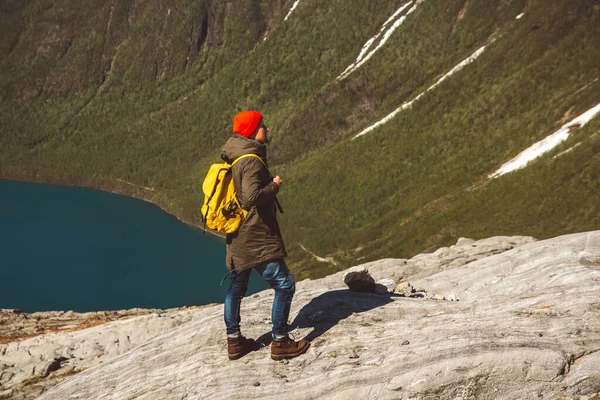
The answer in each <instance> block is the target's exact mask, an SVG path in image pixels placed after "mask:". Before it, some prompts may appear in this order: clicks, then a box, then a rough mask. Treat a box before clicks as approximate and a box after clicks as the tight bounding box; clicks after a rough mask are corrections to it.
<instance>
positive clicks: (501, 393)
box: [0, 231, 600, 400]
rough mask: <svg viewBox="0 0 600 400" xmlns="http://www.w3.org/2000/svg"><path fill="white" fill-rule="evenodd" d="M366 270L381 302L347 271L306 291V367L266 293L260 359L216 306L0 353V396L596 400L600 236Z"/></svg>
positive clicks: (461, 246) (297, 309)
mask: <svg viewBox="0 0 600 400" xmlns="http://www.w3.org/2000/svg"><path fill="white" fill-rule="evenodd" d="M356 269H358V270H362V269H367V270H368V271H369V273H370V274H371V275H372V276H373V278H374V279H373V280H374V281H378V283H379V285H377V287H376V289H377V291H378V293H381V294H376V293H357V292H353V291H350V290H348V287H347V286H346V285H345V284H344V275H346V277H348V272H349V271H345V272H340V273H337V274H334V275H331V276H329V277H326V278H323V279H318V280H312V281H310V280H306V281H302V282H299V283H298V284H297V292H296V297H295V299H294V303H293V306H292V315H291V317H292V318H291V319H292V326H293V328H294V333H295V335H296V337H298V338H299V337H308V338H309V339H310V340H311V342H312V346H311V348H310V349H309V350H308V352H307V353H306V354H305V355H303V356H301V357H299V358H296V359H293V360H289V361H281V362H275V361H272V360H271V359H270V353H269V349H268V347H267V346H268V343H269V340H268V337H269V335H268V333H269V329H270V318H269V316H270V306H271V302H272V296H273V295H272V292H271V291H264V292H261V293H258V294H255V295H253V296H250V297H248V298H246V299H245V300H244V303H243V309H242V319H243V321H242V326H243V329H244V333H245V334H246V336H250V337H254V338H261V340H262V342H263V343H265V345H266V346H265V348H263V349H262V350H259V351H257V352H254V353H251V354H248V355H247V356H245V357H243V358H241V359H240V360H237V361H229V360H228V359H227V355H226V345H225V339H224V334H223V322H222V305H212V306H206V307H202V308H197V309H185V310H170V311H169V312H161V311H158V310H154V311H152V312H151V313H150V314H147V315H139V316H133V317H128V318H125V319H120V320H116V321H111V322H106V323H102V324H99V325H96V326H91V327H89V328H85V329H79V330H69V331H59V332H55V333H44V334H41V335H37V336H35V337H31V338H20V339H17V340H13V341H10V342H8V343H4V344H0V385H1V386H0V398H14V399H28V398H34V397H36V396H40V397H39V398H40V399H67V398H73V399H77V398H78V399H133V398H138V397H139V398H144V399H186V398H187V399H192V398H261V399H270V398H272V399H276V398H277V399H279V398H282V397H284V396H285V397H286V398H299V399H323V398H325V399H347V398H377V399H529V398H542V399H581V400H585V399H588V400H591V399H594V400H600V367H598V366H599V365H600V351H599V350H600V231H595V232H588V233H581V234H574V235H567V236H561V237H558V238H554V239H550V240H544V241H538V242H536V241H535V240H534V239H532V238H527V237H495V238H490V239H485V240H480V241H472V240H469V239H461V240H459V242H458V243H457V244H456V245H455V246H451V247H449V248H442V249H439V250H437V251H436V252H434V253H431V254H421V255H418V256H416V257H414V258H412V259H410V260H400V259H386V260H380V261H377V262H372V263H368V264H365V265H362V266H359V267H358V268H355V270H356ZM253 278H256V277H255V276H253ZM382 287H385V288H387V289H383V290H382ZM390 289H391V290H392V291H390ZM394 289H395V290H394ZM38 333H39V332H38ZM5 336H6V334H4V337H5ZM58 381H62V383H59V384H56V383H57V382H58Z"/></svg>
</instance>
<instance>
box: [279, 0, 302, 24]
mask: <svg viewBox="0 0 600 400" xmlns="http://www.w3.org/2000/svg"><path fill="white" fill-rule="evenodd" d="M298 3H300V0H296V2H295V3H294V5H292V8H290V11H288V13H287V15H286V16H285V18H284V19H283V20H284V21H287V20H288V18H289V17H290V15H292V12H294V10H295V9H296V7H298Z"/></svg>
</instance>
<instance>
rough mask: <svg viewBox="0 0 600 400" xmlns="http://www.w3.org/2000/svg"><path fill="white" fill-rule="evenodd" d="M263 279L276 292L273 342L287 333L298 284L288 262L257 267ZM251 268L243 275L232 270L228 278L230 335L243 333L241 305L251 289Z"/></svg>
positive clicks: (273, 312)
mask: <svg viewBox="0 0 600 400" xmlns="http://www.w3.org/2000/svg"><path fill="white" fill-rule="evenodd" d="M253 269H255V270H256V271H257V272H258V273H259V274H260V276H262V278H263V279H264V280H265V281H267V282H268V283H269V285H270V286H271V288H272V289H274V290H275V297H274V298H273V308H272V310H271V321H272V322H273V331H272V335H273V339H279V338H282V337H285V336H287V334H288V318H289V316H290V307H291V305H292V298H293V297H294V293H295V292H296V283H295V281H294V277H293V276H292V274H291V273H290V270H289V269H288V267H287V266H286V265H285V261H283V260H277V261H269V262H266V263H264V264H260V265H258V266H256V267H254V268H253ZM251 272H252V269H247V270H245V271H242V272H237V271H233V272H231V274H230V275H229V290H227V294H226V295H225V313H224V317H225V326H226V327H227V335H228V336H235V335H239V334H240V321H241V318H240V305H241V303H242V298H243V297H244V295H245V294H246V291H247V290H248V279H249V278H250V273H251Z"/></svg>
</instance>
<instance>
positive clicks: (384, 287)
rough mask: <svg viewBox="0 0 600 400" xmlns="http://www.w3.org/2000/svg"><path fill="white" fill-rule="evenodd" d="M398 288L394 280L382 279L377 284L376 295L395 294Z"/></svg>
mask: <svg viewBox="0 0 600 400" xmlns="http://www.w3.org/2000/svg"><path fill="white" fill-rule="evenodd" d="M395 288H396V281H395V280H393V279H381V280H379V281H377V282H376V283H375V293H377V294H387V293H393V292H394V289H395Z"/></svg>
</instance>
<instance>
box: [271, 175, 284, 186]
mask: <svg viewBox="0 0 600 400" xmlns="http://www.w3.org/2000/svg"><path fill="white" fill-rule="evenodd" d="M273 182H275V183H276V184H277V186H279V189H281V187H282V186H283V181H282V180H281V178H280V177H279V175H277V176H276V177H275V178H273Z"/></svg>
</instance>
